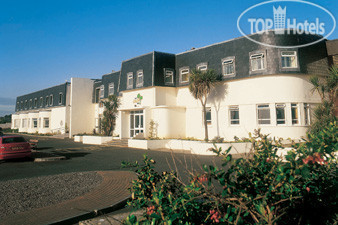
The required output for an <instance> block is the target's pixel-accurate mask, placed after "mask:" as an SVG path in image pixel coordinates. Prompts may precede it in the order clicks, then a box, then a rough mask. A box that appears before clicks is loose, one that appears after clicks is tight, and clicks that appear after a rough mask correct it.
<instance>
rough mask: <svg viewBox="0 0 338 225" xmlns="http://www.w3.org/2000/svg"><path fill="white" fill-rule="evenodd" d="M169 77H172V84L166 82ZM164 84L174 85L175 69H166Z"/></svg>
mask: <svg viewBox="0 0 338 225" xmlns="http://www.w3.org/2000/svg"><path fill="white" fill-rule="evenodd" d="M167 77H171V78H170V80H171V81H170V82H167V81H166V78H167ZM164 84H165V85H173V84H174V70H173V69H169V68H166V69H164Z"/></svg>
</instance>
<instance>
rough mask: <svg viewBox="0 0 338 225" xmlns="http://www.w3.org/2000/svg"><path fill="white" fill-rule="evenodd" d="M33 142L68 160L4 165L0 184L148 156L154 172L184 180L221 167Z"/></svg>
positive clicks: (213, 160)
mask: <svg viewBox="0 0 338 225" xmlns="http://www.w3.org/2000/svg"><path fill="white" fill-rule="evenodd" d="M28 138H29V137H28ZM34 138H36V139H39V146H38V150H39V151H41V152H46V153H53V154H56V155H61V156H66V157H67V158H68V159H67V160H62V161H52V162H33V161H27V160H11V161H6V162H3V163H1V164H0V181H5V180H12V179H21V178H29V177H36V176H45V175H53V174H62V173H69V172H81V171H106V170H121V162H122V161H135V160H137V161H142V159H143V155H144V154H148V156H150V157H152V158H153V159H154V160H155V161H156V162H157V165H156V168H157V169H158V170H160V171H163V170H170V168H171V169H174V170H175V167H177V170H178V172H179V173H180V175H182V176H184V177H186V174H187V171H188V170H189V171H191V170H193V169H194V170H195V169H197V170H200V169H201V166H202V165H203V164H216V165H220V164H221V160H220V158H218V157H215V156H197V155H192V154H184V153H172V152H170V151H153V150H142V149H133V148H121V147H112V146H98V145H84V144H82V143H76V142H73V140H70V139H64V140H63V139H54V138H49V137H34ZM173 159H175V160H173ZM174 161H175V163H174ZM175 164H176V166H175ZM123 170H126V169H123Z"/></svg>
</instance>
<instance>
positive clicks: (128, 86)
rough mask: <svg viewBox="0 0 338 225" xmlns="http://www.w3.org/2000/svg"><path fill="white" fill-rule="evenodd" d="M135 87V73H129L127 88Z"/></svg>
mask: <svg viewBox="0 0 338 225" xmlns="http://www.w3.org/2000/svg"><path fill="white" fill-rule="evenodd" d="M132 88H133V73H128V74H127V89H132Z"/></svg>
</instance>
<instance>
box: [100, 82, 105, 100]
mask: <svg viewBox="0 0 338 225" xmlns="http://www.w3.org/2000/svg"><path fill="white" fill-rule="evenodd" d="M100 98H104V85H101V86H100Z"/></svg>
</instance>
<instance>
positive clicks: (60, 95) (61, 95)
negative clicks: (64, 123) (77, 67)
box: [59, 92, 63, 105]
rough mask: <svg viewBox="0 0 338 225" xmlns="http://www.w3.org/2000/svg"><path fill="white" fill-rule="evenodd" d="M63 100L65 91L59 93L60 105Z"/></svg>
mask: <svg viewBox="0 0 338 225" xmlns="http://www.w3.org/2000/svg"><path fill="white" fill-rule="evenodd" d="M62 101H63V93H62V92H60V93H59V105H62Z"/></svg>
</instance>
